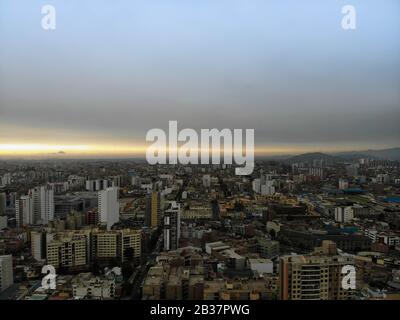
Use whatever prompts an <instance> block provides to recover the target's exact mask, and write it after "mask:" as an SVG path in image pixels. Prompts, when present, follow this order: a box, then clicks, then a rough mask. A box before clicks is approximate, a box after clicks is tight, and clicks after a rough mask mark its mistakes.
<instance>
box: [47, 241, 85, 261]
mask: <svg viewBox="0 0 400 320" xmlns="http://www.w3.org/2000/svg"><path fill="white" fill-rule="evenodd" d="M86 250H87V245H86V238H85V237H84V236H79V235H73V236H67V235H60V236H59V237H57V238H56V239H54V240H51V241H49V242H48V243H47V264H50V265H52V266H54V267H55V268H58V267H77V266H84V265H86V264H87V261H86Z"/></svg>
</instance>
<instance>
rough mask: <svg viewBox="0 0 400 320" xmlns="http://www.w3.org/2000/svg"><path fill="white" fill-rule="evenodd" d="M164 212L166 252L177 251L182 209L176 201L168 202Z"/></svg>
mask: <svg viewBox="0 0 400 320" xmlns="http://www.w3.org/2000/svg"><path fill="white" fill-rule="evenodd" d="M166 206H167V207H166V210H165V212H164V250H165V251H169V250H176V249H178V247H179V238H180V231H181V230H180V225H181V207H180V204H179V203H177V202H176V201H168V202H167V203H166Z"/></svg>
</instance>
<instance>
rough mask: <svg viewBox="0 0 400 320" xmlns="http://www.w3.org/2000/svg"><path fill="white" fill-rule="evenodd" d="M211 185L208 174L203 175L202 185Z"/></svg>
mask: <svg viewBox="0 0 400 320" xmlns="http://www.w3.org/2000/svg"><path fill="white" fill-rule="evenodd" d="M210 186H211V176H210V175H209V174H205V175H203V187H204V188H210Z"/></svg>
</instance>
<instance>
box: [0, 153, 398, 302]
mask: <svg viewBox="0 0 400 320" xmlns="http://www.w3.org/2000/svg"><path fill="white" fill-rule="evenodd" d="M388 152H389V153H390V154H392V155H396V154H397V155H398V152H399V149H391V150H389V151H388V150H386V152H384V151H382V152H381V154H388ZM372 154H375V155H372ZM376 154H379V151H376V152H375V153H373V152H371V153H366V154H357V153H348V154H341V155H329V154H323V153H307V154H301V155H296V156H290V157H287V158H280V159H258V160H256V165H255V170H254V172H253V174H252V175H251V176H238V175H235V168H234V167H235V166H234V165H223V164H221V165H179V164H178V165H148V164H147V163H146V161H145V160H141V159H132V160H130V159H116V160H111V159H101V160H89V159H85V160H73V159H67V160H62V159H48V160H18V161H2V162H1V192H0V219H1V220H0V222H1V224H0V228H1V231H0V262H1V264H0V266H1V268H0V279H1V282H0V283H1V294H0V299H4V300H7V299H11V300H69V299H74V300H75V299H84V300H93V299H95V300H108V299H118V300H131V299H133V300H310V299H311V300H320V299H322V300H325V299H327V300H348V299H352V300H398V299H400V231H399V230H400V228H399V226H400V171H399V166H400V161H399V160H389V159H383V158H378V157H377V156H376ZM48 265H50V266H52V267H54V269H55V272H54V273H56V276H55V285H54V287H49V286H47V287H46V286H44V285H43V279H44V277H48V275H46V273H47V272H44V273H42V272H43V268H44V267H45V266H48ZM345 266H354V270H355V283H354V286H351V285H350V286H347V287H346V286H344V285H343V277H344V276H345V275H346V274H343V270H342V269H343V267H345ZM50 282H51V281H50Z"/></svg>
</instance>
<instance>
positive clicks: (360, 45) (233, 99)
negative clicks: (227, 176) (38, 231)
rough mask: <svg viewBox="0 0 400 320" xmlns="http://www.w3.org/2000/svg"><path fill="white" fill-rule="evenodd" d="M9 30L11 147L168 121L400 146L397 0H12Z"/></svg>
mask: <svg viewBox="0 0 400 320" xmlns="http://www.w3.org/2000/svg"><path fill="white" fill-rule="evenodd" d="M45 4H52V5H54V6H55V8H56V10H57V11H56V13H57V24H56V30H54V31H44V30H43V29H42V28H41V18H42V14H41V7H42V5H45ZM345 4H352V5H354V6H355V8H356V10H357V29H356V30H354V31H345V30H343V29H342V28H341V19H342V16H343V15H342V14H341V8H342V6H343V5H345ZM0 40H1V41H0V145H3V151H4V150H6V149H7V145H27V144H36V145H44V144H45V145H56V146H68V145H104V146H113V147H116V146H135V145H137V146H139V145H144V144H145V135H146V132H147V131H148V130H149V129H151V128H157V127H161V128H167V126H168V120H178V126H179V127H180V128H187V127H188V128H194V129H200V128H214V127H215V128H219V129H222V128H232V129H233V128H242V129H246V128H254V129H255V138H256V144H257V146H258V147H263V148H267V150H268V148H270V150H271V151H281V152H287V151H290V150H300V151H301V150H304V151H307V150H311V149H313V150H317V149H318V150H321V151H325V150H349V149H356V150H357V149H365V148H384V147H393V146H399V143H398V141H399V136H400V126H399V119H400V1H398V0H392V1H391V0H386V1H382V0H347V1H340V0H324V1H321V0H302V1H298V0H270V1H267V0H190V1H189V0H140V1H134V0H133V1H132V0H129V1H128V0H126V1H125V0H115V1H108V0H64V1H60V0H46V1H39V0H30V1H25V0H0ZM0 151H1V150H0ZM67 153H68V151H67Z"/></svg>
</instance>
